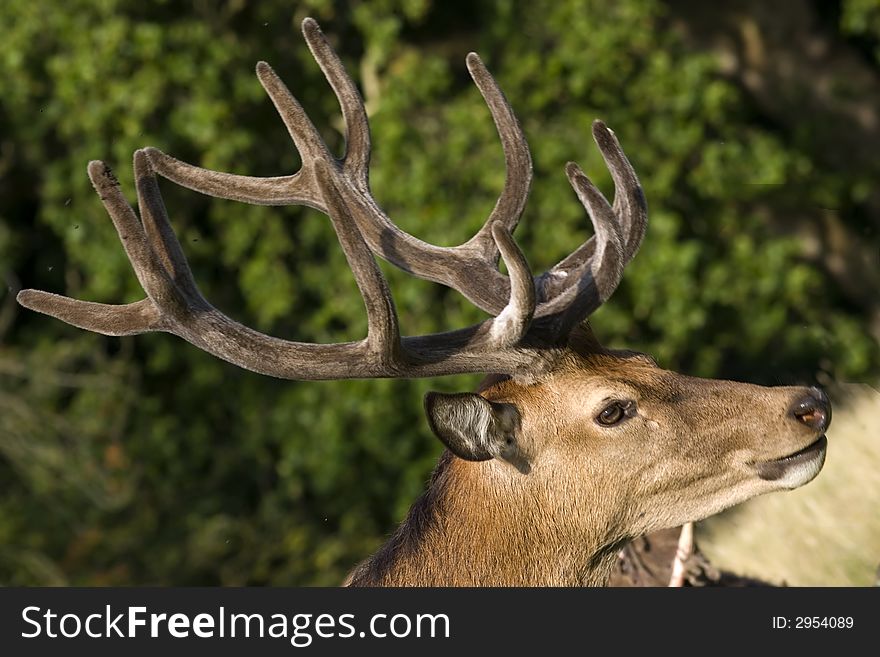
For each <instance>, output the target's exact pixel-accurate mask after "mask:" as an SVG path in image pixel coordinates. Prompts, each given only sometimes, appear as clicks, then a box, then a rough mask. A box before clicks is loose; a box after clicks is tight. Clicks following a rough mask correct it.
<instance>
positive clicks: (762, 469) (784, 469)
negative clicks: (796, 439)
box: [753, 435, 828, 489]
mask: <svg viewBox="0 0 880 657" xmlns="http://www.w3.org/2000/svg"><path fill="white" fill-rule="evenodd" d="M827 447H828V440H827V439H826V438H825V436H824V435H822V436H819V439H818V440H816V441H815V442H813V443H810V444H809V445H807V446H806V447H804V448H803V449H801V450H798V451H797V452H794V453H793V454H789V455H788V456H784V457H782V458H779V459H773V460H772V461H760V462H757V463H754V464H753V467H754V469H755V471H756V472H757V473H758V476H759V477H760V478H761V479H763V480H765V481H772V482H775V483H776V484H778V485H779V487H780V488H788V489H791V488H797V487H798V486H803V485H804V484H805V483H807V482H808V481H810V480H812V479H813V478H814V477H815V476H816V475H817V474H819V471H820V470H821V469H822V466H823V465H824V464H825V451H826V448H827Z"/></svg>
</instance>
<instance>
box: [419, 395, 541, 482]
mask: <svg viewBox="0 0 880 657" xmlns="http://www.w3.org/2000/svg"><path fill="white" fill-rule="evenodd" d="M425 412H426V413H427V415H428V424H429V425H430V426H431V431H433V432H434V433H435V434H436V435H437V437H438V438H439V439H440V440H442V441H443V444H444V445H446V447H448V448H449V451H450V452H452V453H453V454H455V455H456V456H458V457H459V458H462V459H464V460H466V461H488V460H489V459H494V458H500V459H502V460H504V461H508V462H509V463H511V464H512V465H514V466H515V467H516V468H517V469H518V470H519V471H520V472H523V473H527V472H528V471H529V470H530V468H529V465H528V461H527V459H526V458H525V456H524V455H523V453H522V450H521V449H520V446H519V444H518V438H519V429H520V416H519V411H517V409H516V406H514V405H513V404H502V403H497V402H491V401H489V400H488V399H485V398H483V397H481V396H480V395H476V394H473V393H470V392H465V393H457V394H451V395H450V394H445V393H441V392H429V393H428V394H426V395H425Z"/></svg>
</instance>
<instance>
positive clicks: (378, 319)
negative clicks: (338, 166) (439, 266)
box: [316, 161, 401, 368]
mask: <svg viewBox="0 0 880 657" xmlns="http://www.w3.org/2000/svg"><path fill="white" fill-rule="evenodd" d="M316 174H317V175H316V180H317V181H318V185H319V186H320V188H321V192H322V194H323V196H324V199H325V202H326V204H327V207H328V212H329V215H330V220H331V221H332V222H333V228H334V229H335V230H336V235H337V236H338V237H339V243H340V245H341V246H342V250H343V252H344V253H345V257H346V259H347V260H348V264H349V265H350V267H351V270H352V273H353V274H354V277H355V282H356V283H357V286H358V289H359V290H360V292H361V297H363V300H364V307H365V308H366V311H367V337H366V343H367V347H368V351H369V352H370V353H371V354H374V355H376V356H378V357H379V358H380V361H381V362H382V363H383V364H384V365H385V366H386V367H391V368H394V367H396V365H397V363H398V361H399V360H400V355H401V354H400V329H399V328H398V324H397V311H396V309H395V308H394V299H393V298H392V296H391V290H389V289H388V282H387V281H386V280H385V277H384V276H383V275H382V271H381V270H380V269H379V266H378V265H377V264H376V261H375V260H374V258H373V253H372V252H371V251H370V249H369V247H368V246H367V244H366V242H364V238H363V236H362V235H361V234H360V231H359V230H358V227H357V223H356V222H355V220H354V218H353V217H352V216H351V214H350V212H349V211H348V207H347V206H346V204H345V201H344V200H343V198H342V195H341V194H340V192H339V190H338V189H337V188H336V185H335V183H334V182H333V179H332V178H331V177H330V176H329V175H328V172H327V165H326V164H325V163H324V162H321V161H318V162H317V170H316Z"/></svg>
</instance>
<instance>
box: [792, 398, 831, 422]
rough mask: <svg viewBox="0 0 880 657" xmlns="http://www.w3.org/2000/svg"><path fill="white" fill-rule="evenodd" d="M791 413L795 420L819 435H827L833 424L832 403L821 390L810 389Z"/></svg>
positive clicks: (797, 402) (793, 406)
mask: <svg viewBox="0 0 880 657" xmlns="http://www.w3.org/2000/svg"><path fill="white" fill-rule="evenodd" d="M790 413H791V415H792V416H793V417H794V419H795V420H797V421H798V422H802V423H803V424H805V425H807V426H808V427H810V428H811V429H813V430H815V431H818V432H819V433H825V430H826V429H828V425H829V424H831V403H830V402H829V401H828V395H826V394H825V392H824V391H823V390H821V389H819V388H810V390H809V392H808V393H807V394H806V395H804V396H803V397H801V398H799V399H798V400H797V401H796V402H795V403H794V404H793V405H792V407H791V411H790Z"/></svg>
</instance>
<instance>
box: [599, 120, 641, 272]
mask: <svg viewBox="0 0 880 657" xmlns="http://www.w3.org/2000/svg"><path fill="white" fill-rule="evenodd" d="M593 139H594V140H595V141H596V145H597V146H598V147H599V151H600V152H601V153H602V158H603V159H604V160H605V166H607V167H608V171H610V172H611V179H612V180H613V181H614V205H613V207H614V214H616V215H617V216H618V217H620V222H621V225H622V227H623V234H624V236H625V238H626V249H625V252H626V262H629V261H630V260H632V259H633V257H634V256H635V254H636V253H637V252H638V250H639V246H640V245H641V243H642V238H644V236H645V231H646V230H647V228H648V203H647V201H645V194H644V192H643V191H642V184H641V183H640V182H639V178H638V176H637V175H636V172H635V169H633V166H632V164H630V161H629V159H627V157H626V155H625V154H624V152H623V149H622V148H621V147H620V142H619V141H618V140H617V135H615V134H614V131H613V130H611V129H610V128H609V127H608V126H607V125H605V123H604V122H603V121H600V120H598V119H596V120H595V121H593Z"/></svg>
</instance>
